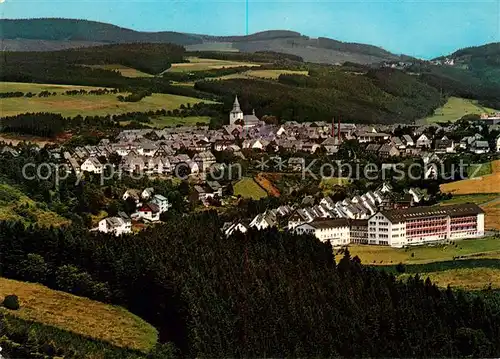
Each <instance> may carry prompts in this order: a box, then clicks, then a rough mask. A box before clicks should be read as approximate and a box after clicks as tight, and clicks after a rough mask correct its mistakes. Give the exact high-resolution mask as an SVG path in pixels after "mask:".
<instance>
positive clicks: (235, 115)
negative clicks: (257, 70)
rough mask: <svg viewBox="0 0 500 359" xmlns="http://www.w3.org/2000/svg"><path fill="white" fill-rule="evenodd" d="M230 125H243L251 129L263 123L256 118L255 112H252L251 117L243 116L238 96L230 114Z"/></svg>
mask: <svg viewBox="0 0 500 359" xmlns="http://www.w3.org/2000/svg"><path fill="white" fill-rule="evenodd" d="M229 124H231V125H242V126H243V127H245V128H249V127H255V126H260V125H261V124H262V121H260V120H259V118H258V117H257V116H255V110H253V111H252V114H251V115H243V111H241V108H240V103H239V101H238V96H236V98H235V99H234V103H233V109H232V110H231V112H230V113H229Z"/></svg>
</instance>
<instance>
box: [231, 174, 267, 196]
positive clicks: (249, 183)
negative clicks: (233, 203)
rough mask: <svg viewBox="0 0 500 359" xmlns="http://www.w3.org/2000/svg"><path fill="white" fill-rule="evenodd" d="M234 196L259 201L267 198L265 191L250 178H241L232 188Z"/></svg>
mask: <svg viewBox="0 0 500 359" xmlns="http://www.w3.org/2000/svg"><path fill="white" fill-rule="evenodd" d="M233 190H234V195H235V196H238V195H241V197H244V198H252V199H260V198H263V197H266V196H267V193H266V191H264V189H262V188H261V187H260V186H259V185H258V184H257V183H256V182H255V181H254V180H253V179H252V178H243V179H241V180H240V181H238V182H237V183H235V184H234V186H233Z"/></svg>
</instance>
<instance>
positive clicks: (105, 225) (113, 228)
mask: <svg viewBox="0 0 500 359" xmlns="http://www.w3.org/2000/svg"><path fill="white" fill-rule="evenodd" d="M98 230H99V232H103V233H112V234H114V235H115V236H120V235H122V234H129V233H132V221H131V220H130V218H129V217H128V216H127V215H126V214H125V213H123V212H119V213H118V216H117V217H108V218H104V219H103V220H101V221H100V222H99V228H98Z"/></svg>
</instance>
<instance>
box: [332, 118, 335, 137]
mask: <svg viewBox="0 0 500 359" xmlns="http://www.w3.org/2000/svg"><path fill="white" fill-rule="evenodd" d="M332 137H335V117H332Z"/></svg>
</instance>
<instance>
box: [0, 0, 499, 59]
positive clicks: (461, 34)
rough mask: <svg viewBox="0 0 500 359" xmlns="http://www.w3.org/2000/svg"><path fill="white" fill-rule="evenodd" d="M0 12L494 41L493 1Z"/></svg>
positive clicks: (427, 41)
mask: <svg viewBox="0 0 500 359" xmlns="http://www.w3.org/2000/svg"><path fill="white" fill-rule="evenodd" d="M247 2H248V4H247ZM0 15H1V17H2V18H5V19H14V18H40V17H60V18H79V19H87V20H96V21H102V22H107V23H112V24H115V25H118V26H122V27H127V28H132V29H134V30H140V31H165V30H170V31H179V32H189V33H202V34H210V35H243V34H246V32H247V30H248V32H249V33H254V32H257V31H263V30H270V29H286V30H294V31H298V32H300V33H302V34H304V35H307V36H310V37H318V36H323V37H330V38H333V39H336V40H340V41H349V42H360V43H367V44H373V45H377V46H381V47H383V48H385V49H386V50H389V51H391V52H394V53H398V54H401V53H403V54H407V55H412V56H416V57H420V58H425V59H430V58H434V57H437V56H441V55H446V54H449V53H451V52H453V51H455V50H457V49H459V48H463V47H468V46H476V45H482V44H485V43H489V42H500V0H462V1H448V0H434V1H429V0H413V1H410V0H386V1H373V0H353V1H336V0H309V1H298V0H288V1H284V0H272V1H264V0H226V1H212V0H204V1H201V0H156V1H151V0H52V1H50V0H0Z"/></svg>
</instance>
